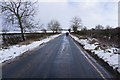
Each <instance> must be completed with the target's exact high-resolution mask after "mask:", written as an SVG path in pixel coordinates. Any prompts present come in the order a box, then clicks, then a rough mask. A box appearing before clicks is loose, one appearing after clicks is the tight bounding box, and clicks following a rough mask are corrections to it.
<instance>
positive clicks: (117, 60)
mask: <svg viewBox="0 0 120 80" xmlns="http://www.w3.org/2000/svg"><path fill="white" fill-rule="evenodd" d="M70 36H71V37H72V38H73V39H74V40H76V41H77V42H79V43H80V44H81V45H83V48H84V49H85V50H89V51H91V52H92V53H94V54H96V55H97V56H98V57H99V58H101V59H102V60H104V61H105V62H107V63H108V64H109V66H111V67H112V68H113V69H116V70H117V71H118V72H119V73H120V49H119V48H114V47H110V46H106V45H100V43H99V41H98V40H97V39H95V38H92V39H91V38H88V39H79V38H78V37H76V36H73V35H70Z"/></svg>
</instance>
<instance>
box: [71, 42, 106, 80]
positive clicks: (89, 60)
mask: <svg viewBox="0 0 120 80" xmlns="http://www.w3.org/2000/svg"><path fill="white" fill-rule="evenodd" d="M73 42H74V41H73ZM74 44H75V45H76V46H77V47H78V49H79V50H80V51H81V52H82V54H83V55H84V56H85V58H86V59H87V60H88V61H89V62H90V64H91V65H92V66H93V67H94V68H95V69H96V70H97V71H98V73H99V74H100V76H101V77H102V78H103V79H104V80H106V78H105V77H104V75H103V74H102V73H101V72H100V70H99V69H98V68H97V67H96V66H95V65H94V64H93V63H92V62H91V60H90V59H89V58H88V57H87V56H86V55H85V54H84V52H83V51H82V50H81V49H80V47H79V46H78V45H77V44H76V43H75V42H74Z"/></svg>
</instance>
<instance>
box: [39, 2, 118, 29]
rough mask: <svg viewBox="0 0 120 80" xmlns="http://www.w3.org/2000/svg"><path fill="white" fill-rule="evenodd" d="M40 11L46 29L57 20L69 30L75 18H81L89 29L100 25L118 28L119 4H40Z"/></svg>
mask: <svg viewBox="0 0 120 80" xmlns="http://www.w3.org/2000/svg"><path fill="white" fill-rule="evenodd" d="M38 11H39V13H38V15H39V18H40V20H41V23H43V24H44V26H45V27H46V26H47V23H48V22H49V21H50V20H52V19H55V20H58V21H59V22H60V23H61V27H62V28H69V26H70V20H71V19H72V18H73V17H75V16H78V17H80V18H81V19H82V23H83V25H85V26H87V28H93V27H95V26H96V25H98V24H101V25H103V26H106V25H110V26H113V27H116V26H118V19H117V18H118V3H117V2H69V1H68V2H40V3H39V10H38Z"/></svg>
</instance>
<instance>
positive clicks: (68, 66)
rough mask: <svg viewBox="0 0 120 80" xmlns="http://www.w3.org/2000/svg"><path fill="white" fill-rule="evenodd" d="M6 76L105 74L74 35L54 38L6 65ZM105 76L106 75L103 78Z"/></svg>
mask: <svg viewBox="0 0 120 80" xmlns="http://www.w3.org/2000/svg"><path fill="white" fill-rule="evenodd" d="M2 76H3V78H104V77H105V75H104V74H103V73H102V71H100V70H99V67H95V65H94V64H91V62H90V61H89V60H88V59H87V58H86V57H85V56H84V55H83V53H82V51H81V50H80V49H79V48H78V46H76V44H75V42H74V41H73V40H72V39H71V37H70V36H67V37H66V36H65V34H63V35H61V36H59V37H58V38H56V39H54V40H52V41H50V42H49V43H47V44H46V45H45V46H43V47H41V48H39V49H38V50H36V51H34V52H32V53H31V54H30V55H28V56H26V57H24V58H21V59H20V60H17V61H16V62H13V63H11V64H7V65H5V66H4V67H3V74H2ZM103 80H104V79H103Z"/></svg>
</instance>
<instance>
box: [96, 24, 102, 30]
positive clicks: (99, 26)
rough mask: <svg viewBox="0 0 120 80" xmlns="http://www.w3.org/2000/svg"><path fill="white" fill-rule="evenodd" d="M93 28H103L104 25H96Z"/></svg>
mask: <svg viewBox="0 0 120 80" xmlns="http://www.w3.org/2000/svg"><path fill="white" fill-rule="evenodd" d="M95 29H98V30H99V29H104V27H103V26H102V25H97V26H96V27H95Z"/></svg>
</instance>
